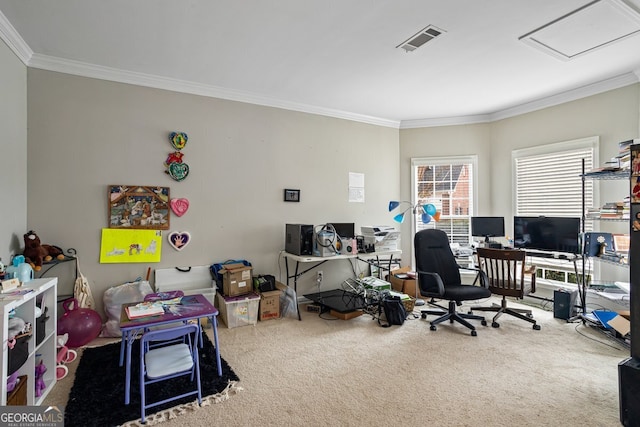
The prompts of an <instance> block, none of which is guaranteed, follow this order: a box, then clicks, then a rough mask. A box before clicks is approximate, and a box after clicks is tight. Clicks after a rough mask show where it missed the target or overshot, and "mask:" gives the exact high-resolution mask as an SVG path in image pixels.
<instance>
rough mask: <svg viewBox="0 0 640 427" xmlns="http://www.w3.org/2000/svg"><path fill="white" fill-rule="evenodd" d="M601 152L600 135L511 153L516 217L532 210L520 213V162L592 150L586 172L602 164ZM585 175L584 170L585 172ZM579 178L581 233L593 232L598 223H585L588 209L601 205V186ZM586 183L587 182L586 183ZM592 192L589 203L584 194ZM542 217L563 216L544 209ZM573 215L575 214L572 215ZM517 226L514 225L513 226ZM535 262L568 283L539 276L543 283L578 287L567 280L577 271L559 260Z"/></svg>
mask: <svg viewBox="0 0 640 427" xmlns="http://www.w3.org/2000/svg"><path fill="white" fill-rule="evenodd" d="M599 149H600V138H599V137H598V136H590V137H586V138H580V139H575V140H570V141H563V142H556V143H552V144H544V145H538V146H535V147H528V148H522V149H517V150H513V151H512V152H511V165H512V169H511V171H512V172H511V177H512V187H511V188H512V191H513V194H512V196H513V197H512V200H513V215H514V216H518V215H522V216H529V215H530V213H529V211H527V212H525V213H523V211H521V210H520V206H519V204H518V201H519V199H518V190H519V188H518V159H524V158H536V157H543V156H549V155H553V154H557V155H560V153H566V152H571V151H585V150H586V151H590V152H591V164H589V162H586V163H585V170H584V172H588V171H589V170H590V169H591V168H592V167H595V165H598V164H600V161H599ZM557 161H558V162H560V160H557ZM581 172H582V171H581ZM578 178H579V179H580V180H581V190H580V193H579V196H580V204H581V205H580V209H579V212H580V213H579V215H578V216H579V217H580V219H581V232H582V231H591V230H592V229H593V227H594V224H593V222H592V221H589V220H586V221H585V210H586V209H588V208H589V207H592V206H597V205H599V191H598V190H599V187H598V186H597V185H595V183H594V182H593V180H584V181H583V180H582V178H580V175H578ZM582 181H583V183H582ZM541 185H542V184H541ZM585 191H586V192H587V193H588V192H590V193H591V199H590V200H589V197H588V195H587V198H586V199H583V197H582V195H583V193H584V192H585ZM540 214H541V215H544V214H547V215H549V216H563V215H561V214H552V213H550V212H549V211H548V210H547V211H545V210H544V209H543V210H542V213H540ZM567 216H569V215H567ZM571 216H573V215H571ZM512 225H513V224H512ZM531 260H532V263H534V264H536V265H537V266H538V267H539V268H540V270H542V271H543V272H546V271H549V272H551V273H558V274H563V273H564V274H565V281H564V282H560V281H555V280H551V279H545V277H539V278H538V280H540V281H542V282H543V283H546V284H550V285H552V286H557V287H562V286H566V285H569V286H571V285H575V283H574V282H570V281H567V279H569V276H570V275H571V273H573V272H572V271H571V270H573V266H565V265H560V264H558V262H557V261H555V260H551V259H547V258H540V257H531ZM543 274H544V275H546V273H543ZM587 274H590V275H592V276H593V274H594V271H593V269H592V268H591V265H589V267H588V268H587Z"/></svg>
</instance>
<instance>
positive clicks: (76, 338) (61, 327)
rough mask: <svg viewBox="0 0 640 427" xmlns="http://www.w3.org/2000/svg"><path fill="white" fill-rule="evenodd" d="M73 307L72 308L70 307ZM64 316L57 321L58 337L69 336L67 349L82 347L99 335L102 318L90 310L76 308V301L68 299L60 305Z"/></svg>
mask: <svg viewBox="0 0 640 427" xmlns="http://www.w3.org/2000/svg"><path fill="white" fill-rule="evenodd" d="M72 305H73V308H71V306H72ZM62 306H63V307H64V314H63V315H62V316H60V318H59V319H58V332H57V334H58V335H64V334H65V333H68V334H69V339H68V341H67V346H68V347H82V346H83V345H85V344H87V343H89V342H91V340H93V339H95V338H97V337H98V335H100V330H101V329H102V318H101V317H100V315H99V314H98V312H97V311H95V310H92V309H90V308H78V301H77V300H76V299H75V298H70V299H68V300H66V301H64V302H63V303H62Z"/></svg>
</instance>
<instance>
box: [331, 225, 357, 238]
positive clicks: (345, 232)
mask: <svg viewBox="0 0 640 427" xmlns="http://www.w3.org/2000/svg"><path fill="white" fill-rule="evenodd" d="M329 224H331V225H333V228H334V229H335V230H336V234H337V235H338V236H340V237H342V238H344V239H353V238H354V237H356V232H355V224H354V223H353V222H330V223H329Z"/></svg>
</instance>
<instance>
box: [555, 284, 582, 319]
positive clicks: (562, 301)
mask: <svg viewBox="0 0 640 427" xmlns="http://www.w3.org/2000/svg"><path fill="white" fill-rule="evenodd" d="M577 298H578V291H572V292H570V291H566V290H564V289H561V290H559V291H553V317H555V318H556V319H564V320H569V319H571V318H572V317H573V316H575V315H576V309H575V305H576V299H577Z"/></svg>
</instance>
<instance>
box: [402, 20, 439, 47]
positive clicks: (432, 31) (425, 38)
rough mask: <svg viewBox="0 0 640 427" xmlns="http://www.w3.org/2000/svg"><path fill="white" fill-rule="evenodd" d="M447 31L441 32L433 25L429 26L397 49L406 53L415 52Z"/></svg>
mask: <svg viewBox="0 0 640 427" xmlns="http://www.w3.org/2000/svg"><path fill="white" fill-rule="evenodd" d="M445 32H446V31H444V30H441V29H440V28H437V27H434V26H433V25H429V26H428V27H426V28H424V29H422V30H420V31H419V32H418V33H417V34H414V35H413V36H411V37H410V38H409V40H406V41H404V42H402V43H400V44H399V45H398V46H396V48H398V47H399V48H401V49H404V51H405V52H413V51H414V50H416V49H417V48H419V47H420V46H422V45H423V44H425V43H427V42H430V41H432V40H433V39H435V38H436V37H439V36H441V35H442V34H444V33H445Z"/></svg>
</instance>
